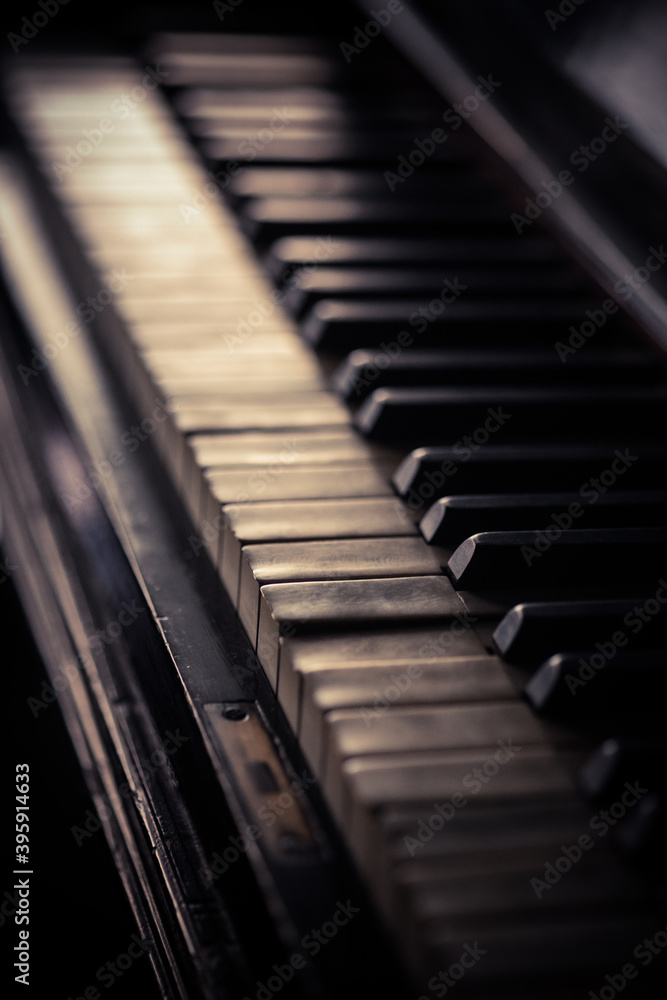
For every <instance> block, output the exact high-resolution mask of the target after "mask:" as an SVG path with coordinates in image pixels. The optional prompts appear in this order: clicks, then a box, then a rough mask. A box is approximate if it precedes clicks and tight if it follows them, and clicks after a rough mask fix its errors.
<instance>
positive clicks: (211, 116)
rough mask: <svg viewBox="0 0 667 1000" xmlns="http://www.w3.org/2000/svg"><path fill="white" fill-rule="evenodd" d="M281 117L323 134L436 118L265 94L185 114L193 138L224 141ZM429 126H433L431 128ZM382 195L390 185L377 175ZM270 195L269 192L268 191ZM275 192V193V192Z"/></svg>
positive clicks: (387, 129) (418, 124)
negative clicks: (301, 101) (233, 104)
mask: <svg viewBox="0 0 667 1000" xmlns="http://www.w3.org/2000/svg"><path fill="white" fill-rule="evenodd" d="M277 110H280V113H281V114H282V115H283V116H284V118H285V120H286V121H287V122H288V123H289V127H290V130H291V129H299V130H315V131H318V132H319V131H326V132H331V133H333V134H341V135H343V134H346V133H350V132H352V133H358V132H360V131H363V132H364V133H369V134H372V133H374V132H380V133H385V134H387V133H389V134H391V133H392V132H394V131H401V132H403V131H404V130H405V129H406V128H411V129H412V128H417V129H420V128H422V129H423V128H424V127H425V126H426V125H427V124H429V123H430V122H431V119H432V118H433V117H435V116H434V115H433V112H431V114H430V115H429V114H428V113H426V112H422V111H421V109H415V110H414V111H408V110H407V109H406V110H404V111H403V112H402V113H401V112H395V113H394V112H393V111H391V109H389V108H386V107H376V108H364V107H362V106H361V105H360V106H358V107H354V106H349V107H346V106H344V105H342V106H340V107H337V108H336V107H326V106H322V105H320V106H317V105H314V104H310V105H309V104H306V105H300V104H299V103H298V102H293V103H286V102H284V101H283V102H278V101H275V100H273V99H272V95H271V92H270V91H268V92H267V94H266V96H265V98H264V100H261V98H260V96H258V99H257V102H256V104H255V105H254V106H253V105H251V104H245V105H237V106H236V107H226V106H225V105H224V104H221V105H219V106H218V107H217V108H215V110H214V111H213V112H212V113H211V112H207V113H201V112H199V113H195V114H193V113H189V114H187V115H185V116H184V117H185V121H186V125H187V129H188V132H189V133H190V134H191V135H192V136H193V137H194V138H196V139H225V138H228V137H230V136H236V134H237V131H238V129H239V127H243V128H244V129H246V128H247V129H250V130H257V129H260V128H267V127H268V128H270V127H271V122H272V121H273V120H274V118H275V114H276V111H277ZM431 127H432V126H431ZM380 177H381V180H382V182H383V184H384V190H385V193H387V192H389V185H388V184H387V182H386V181H385V180H384V177H383V176H382V175H380ZM269 193H270V192H269ZM276 193H277V192H276Z"/></svg>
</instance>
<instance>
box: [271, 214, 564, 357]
mask: <svg viewBox="0 0 667 1000" xmlns="http://www.w3.org/2000/svg"><path fill="white" fill-rule="evenodd" d="M406 261H409V263H410V266H411V267H416V266H418V265H424V266H429V267H435V266H437V265H438V264H440V263H442V264H450V265H452V266H454V267H458V266H459V265H460V264H495V263H497V264H508V263H510V262H513V261H518V262H520V263H521V265H522V266H525V267H543V266H544V265H545V264H548V265H551V264H553V263H554V262H561V261H562V257H561V255H560V254H559V253H558V251H557V250H556V249H555V248H554V246H553V245H552V244H550V243H548V242H547V241H546V240H544V239H542V238H540V237H534V236H527V237H526V238H525V239H522V240H517V239H512V238H508V237H499V236H495V237H488V238H481V237H477V238H473V237H461V238H460V239H444V240H443V239H410V238H408V237H404V238H402V239H384V240H383V239H377V238H374V237H368V236H356V237H345V238H342V239H336V240H334V239H333V237H331V236H327V234H326V233H322V234H320V235H319V236H298V237H297V236H287V237H285V238H284V239H281V240H276V242H275V243H273V244H272V245H271V247H270V249H269V251H268V252H267V255H266V258H265V266H266V268H267V270H268V272H269V274H270V276H271V277H272V278H273V280H274V281H276V282H281V281H283V280H284V279H285V277H288V276H290V275H292V274H293V273H294V271H295V270H298V269H300V268H302V267H305V266H306V265H309V264H322V263H326V264H327V265H333V264H337V265H339V266H341V267H351V266H354V267H356V266H358V265H359V264H368V265H373V266H374V267H385V266H396V265H405V263H406ZM419 304H420V305H423V303H419ZM355 346H357V345H355Z"/></svg>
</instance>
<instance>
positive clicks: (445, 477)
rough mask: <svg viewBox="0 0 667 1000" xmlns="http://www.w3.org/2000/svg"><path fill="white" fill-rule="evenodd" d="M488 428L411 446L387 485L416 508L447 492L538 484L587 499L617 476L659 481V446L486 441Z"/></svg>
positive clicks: (664, 454)
mask: <svg viewBox="0 0 667 1000" xmlns="http://www.w3.org/2000/svg"><path fill="white" fill-rule="evenodd" d="M489 426H491V425H489ZM501 429H502V428H501ZM494 431H495V428H492V429H491V430H489V429H486V428H484V427H478V428H477V429H476V430H473V431H469V432H468V435H467V436H466V438H465V439H461V440H460V441H457V442H456V443H455V444H454V445H453V446H450V447H431V448H417V449H415V450H414V451H412V452H411V453H410V454H409V455H407V456H406V458H404V459H403V461H402V462H401V464H400V465H399V467H398V469H397V470H396V472H395V473H394V476H393V484H394V487H395V489H396V490H397V492H398V493H399V494H400V495H401V496H402V497H404V498H405V500H406V502H407V505H408V507H410V508H411V510H415V511H418V510H422V509H424V507H425V506H426V505H427V504H429V503H430V502H431V501H432V500H433V499H434V498H437V497H442V496H448V495H461V494H464V493H497V492H502V493H528V492H534V491H535V490H538V489H539V490H553V491H556V490H558V491H561V490H577V491H579V492H581V495H582V496H583V497H584V499H585V500H586V501H587V502H589V501H590V502H591V503H593V502H594V500H595V498H596V497H598V496H601V495H602V494H604V493H606V492H607V490H608V489H609V487H610V486H613V485H615V484H616V482H617V481H618V480H619V479H622V480H623V485H626V483H627V485H628V486H632V488H633V489H637V488H641V489H644V488H649V489H653V488H658V489H660V488H664V486H665V480H666V479H667V476H666V474H665V466H666V463H667V447H665V446H664V445H655V446H647V445H644V444H642V445H639V446H635V445H633V446H632V447H625V446H623V447H620V448H613V447H612V446H611V445H602V444H590V445H579V444H569V445H564V444H554V445H550V446H549V447H548V448H545V447H544V446H543V445H497V444H488V441H489V439H490V438H491V436H492V434H493V433H494ZM626 477H627V479H626ZM602 480H604V482H603V481H602Z"/></svg>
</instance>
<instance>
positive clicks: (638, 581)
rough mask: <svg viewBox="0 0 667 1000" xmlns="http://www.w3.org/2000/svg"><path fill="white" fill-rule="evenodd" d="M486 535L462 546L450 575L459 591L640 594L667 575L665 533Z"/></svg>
mask: <svg viewBox="0 0 667 1000" xmlns="http://www.w3.org/2000/svg"><path fill="white" fill-rule="evenodd" d="M555 535H556V537H554V538H553V540H550V539H549V538H548V537H545V536H544V535H543V534H542V533H541V532H537V531H486V532H483V533H481V534H478V535H472V537H470V538H467V539H466V540H465V541H464V542H462V543H461V544H460V545H459V547H458V548H457V549H456V551H455V552H454V553H453V555H452V556H451V558H450V560H449V562H448V564H447V571H448V573H449V576H450V577H451V579H452V580H453V582H454V584H455V585H456V587H457V589H458V590H499V589H501V588H512V589H514V588H516V589H518V590H520V591H522V592H523V593H525V594H526V595H529V594H530V593H532V592H533V591H534V590H535V589H536V588H539V587H572V586H577V587H579V586H583V587H588V586H590V587H604V586H607V585H609V586H613V585H618V584H625V585H626V587H627V588H632V589H634V590H639V591H641V592H642V593H643V592H645V591H646V590H647V589H650V587H651V585H652V583H653V581H654V580H657V579H658V578H659V576H660V574H661V572H667V528H599V529H595V528H593V529H590V530H586V529H583V530H582V529H575V530H571V531H558V532H556V533H555Z"/></svg>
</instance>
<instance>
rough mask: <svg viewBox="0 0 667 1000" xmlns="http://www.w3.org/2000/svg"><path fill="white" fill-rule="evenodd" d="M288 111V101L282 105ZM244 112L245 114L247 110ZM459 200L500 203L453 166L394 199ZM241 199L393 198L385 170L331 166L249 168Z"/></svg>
mask: <svg viewBox="0 0 667 1000" xmlns="http://www.w3.org/2000/svg"><path fill="white" fill-rule="evenodd" d="M277 103H278V106H282V105H283V104H284V103H285V101H278V102H277ZM240 110H243V109H242V108H241V109H240ZM445 191H446V192H447V193H455V194H456V195H457V196H458V195H459V194H461V193H465V194H466V195H467V196H469V194H470V193H471V192H475V195H476V196H477V197H479V198H480V200H482V201H486V202H489V201H491V200H492V199H493V200H497V195H496V194H495V192H491V191H490V190H488V189H487V188H486V187H484V186H483V182H482V181H481V180H480V178H479V176H478V175H477V174H475V173H474V172H472V171H471V170H470V167H469V166H467V165H466V166H465V167H458V166H456V165H455V164H447V165H446V166H444V167H441V168H438V169H435V170H422V171H421V172H420V173H419V174H418V175H416V176H414V177H411V178H410V184H409V185H406V186H405V187H401V186H400V185H399V187H397V188H396V190H395V191H394V193H393V196H394V197H395V198H396V197H398V198H399V199H405V198H407V199H408V200H409V201H424V200H428V201H431V202H432V201H435V200H441V199H442V197H443V192H445ZM227 192H228V193H229V194H230V195H231V196H232V197H233V198H236V199H245V198H269V197H279V196H282V197H284V196H288V197H291V198H378V197H379V198H383V197H386V196H387V194H388V193H389V187H388V185H387V182H386V180H385V178H384V175H383V174H382V172H381V171H379V170H368V169H360V168H350V167H348V168H346V169H342V168H340V167H339V168H331V167H316V168H314V169H313V168H305V167H271V166H265V167H246V168H245V170H242V171H240V172H239V173H238V174H236V175H235V176H234V177H233V178H232V179H231V181H230V182H229V185H228V187H227Z"/></svg>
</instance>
